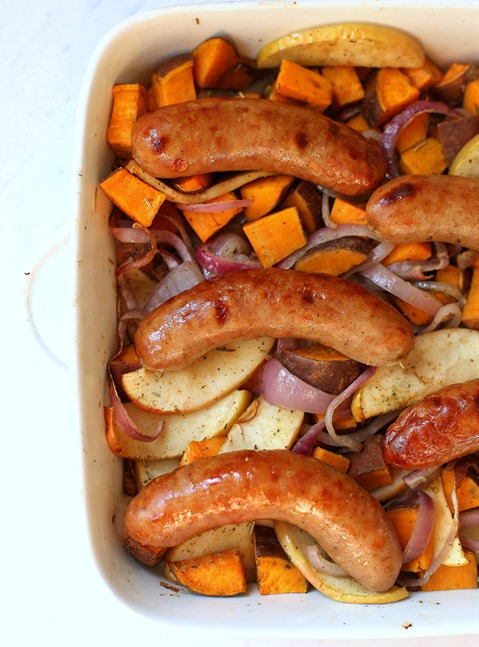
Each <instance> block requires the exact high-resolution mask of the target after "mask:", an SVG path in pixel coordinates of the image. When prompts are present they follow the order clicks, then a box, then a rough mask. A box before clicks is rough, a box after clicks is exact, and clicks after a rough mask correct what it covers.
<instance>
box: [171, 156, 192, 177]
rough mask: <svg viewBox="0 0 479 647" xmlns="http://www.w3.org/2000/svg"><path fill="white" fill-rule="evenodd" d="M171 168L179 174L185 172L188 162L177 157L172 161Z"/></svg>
mask: <svg viewBox="0 0 479 647" xmlns="http://www.w3.org/2000/svg"><path fill="white" fill-rule="evenodd" d="M171 168H172V169H173V171H175V172H177V173H180V172H184V171H186V169H187V168H188V161H187V160H186V159H185V158H184V157H177V158H176V159H174V160H173V161H172V163H171Z"/></svg>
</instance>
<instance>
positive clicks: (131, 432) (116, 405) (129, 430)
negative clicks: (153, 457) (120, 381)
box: [109, 379, 165, 443]
mask: <svg viewBox="0 0 479 647" xmlns="http://www.w3.org/2000/svg"><path fill="white" fill-rule="evenodd" d="M109 391H110V402H111V406H112V408H113V420H114V423H115V424H116V425H117V426H118V427H119V429H121V431H123V433H125V434H126V435H127V436H129V437H130V438H132V439H133V440H138V441H140V442H142V443H152V442H153V441H155V440H156V439H157V438H158V436H159V435H160V433H161V432H162V430H163V427H164V424H165V423H164V421H161V422H160V424H159V425H158V427H157V428H156V432H155V435H154V436H146V435H145V434H142V433H140V432H139V431H138V427H137V426H136V425H135V423H134V422H133V420H132V419H131V418H130V416H129V415H128V413H127V412H126V409H125V407H124V406H123V403H122V401H121V400H120V398H119V396H118V393H117V391H116V388H115V385H114V383H113V379H111V380H110V388H109Z"/></svg>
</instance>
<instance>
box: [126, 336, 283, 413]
mask: <svg viewBox="0 0 479 647" xmlns="http://www.w3.org/2000/svg"><path fill="white" fill-rule="evenodd" d="M273 344H274V338H273V337H261V338H260V339H250V340H242V341H234V342H231V343H230V344H227V345H226V346H224V347H222V348H216V349H214V350H211V351H210V352H209V353H207V354H206V355H205V356H204V357H201V358H199V359H197V360H195V361H194V362H193V363H192V364H190V365H189V366H187V367H186V368H184V369H179V370H177V371H168V372H162V371H150V370H147V369H145V368H140V369H139V370H138V371H133V372H131V373H126V374H125V375H123V378H122V384H123V388H124V390H125V393H126V394H127V395H128V397H129V399H130V400H131V401H132V402H134V403H135V404H136V405H137V406H138V407H140V408H141V409H145V410H146V411H156V412H157V413H187V412H191V411H198V410H199V409H203V408H205V407H207V406H208V405H210V404H212V403H213V402H216V401H217V400H219V399H220V398H222V397H224V396H225V395H226V394H228V393H231V391H233V390H234V389H237V388H238V387H239V386H240V385H241V384H243V382H244V381H245V380H247V379H248V378H249V377H250V376H251V375H253V373H254V372H255V371H256V369H257V368H259V367H260V366H261V364H262V363H263V362H264V361H265V359H266V357H267V355H268V353H269V351H270V350H271V348H272V347H273Z"/></svg>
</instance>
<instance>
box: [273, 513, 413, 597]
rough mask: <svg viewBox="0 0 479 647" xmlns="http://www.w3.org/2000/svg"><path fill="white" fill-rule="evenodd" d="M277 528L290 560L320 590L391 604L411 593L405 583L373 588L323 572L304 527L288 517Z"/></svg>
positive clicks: (276, 525)
mask: <svg viewBox="0 0 479 647" xmlns="http://www.w3.org/2000/svg"><path fill="white" fill-rule="evenodd" d="M274 529H275V532H276V535H277V537H278V540H279V543H280V544H281V545H282V547H283V550H284V552H285V553H286V554H287V555H288V557H289V559H290V560H291V562H292V563H293V564H294V565H295V566H296V568H298V569H299V570H300V571H301V572H302V574H303V575H304V577H305V578H306V579H307V580H308V581H309V583H310V584H312V586H314V587H315V588H316V589H318V591H321V593H324V595H326V596H328V598H332V599H333V600H337V601H338V602H349V603H352V604H388V603H390V602H398V601H399V600H403V599H404V598H407V597H408V596H409V593H408V591H407V589H406V587H403V586H393V587H391V588H390V589H389V591H385V592H383V593H376V592H375V591H370V590H369V589H367V588H365V587H364V586H362V584H360V583H359V582H357V581H356V580H355V579H353V578H352V577H350V576H349V575H346V576H344V577H339V576H337V575H330V574H329V573H326V572H323V571H322V570H321V569H319V568H318V567H316V566H315V565H314V564H312V562H311V561H310V559H309V557H308V546H315V545H316V546H317V543H316V541H315V540H314V539H313V537H311V535H309V534H308V533H307V532H306V531H305V530H302V529H301V528H298V526H294V525H292V524H290V523H287V522H286V521H275V522H274Z"/></svg>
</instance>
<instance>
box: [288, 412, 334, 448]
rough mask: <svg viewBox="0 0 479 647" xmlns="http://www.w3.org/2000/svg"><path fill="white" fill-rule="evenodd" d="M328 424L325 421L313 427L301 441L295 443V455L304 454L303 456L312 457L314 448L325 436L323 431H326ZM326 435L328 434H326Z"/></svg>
mask: <svg viewBox="0 0 479 647" xmlns="http://www.w3.org/2000/svg"><path fill="white" fill-rule="evenodd" d="M325 427H326V423H325V422H324V420H320V421H319V422H317V423H316V424H315V425H312V426H311V427H310V428H309V429H308V431H307V432H306V433H305V434H304V435H303V436H301V438H300V439H299V440H297V441H296V442H295V444H294V445H293V447H292V448H291V451H292V452H294V453H295V454H303V456H311V454H312V453H313V449H314V446H315V445H316V443H317V442H318V440H319V439H320V438H321V436H322V434H323V429H325ZM324 435H326V434H324Z"/></svg>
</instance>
